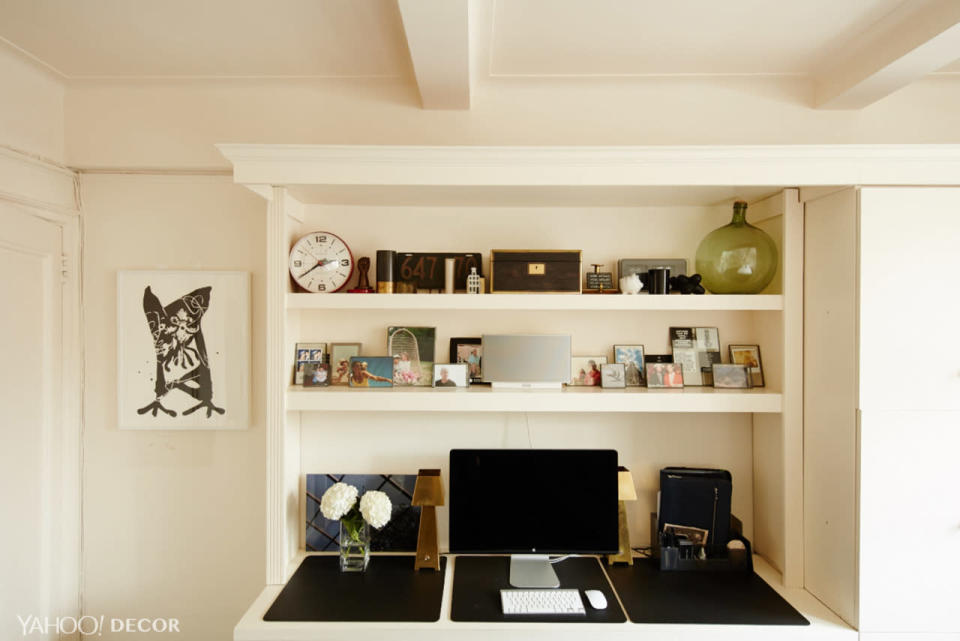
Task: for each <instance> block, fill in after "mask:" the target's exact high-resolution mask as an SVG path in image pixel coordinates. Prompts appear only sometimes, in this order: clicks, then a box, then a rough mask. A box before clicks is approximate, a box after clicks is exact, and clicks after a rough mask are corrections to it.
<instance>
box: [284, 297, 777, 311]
mask: <svg viewBox="0 0 960 641" xmlns="http://www.w3.org/2000/svg"><path fill="white" fill-rule="evenodd" d="M287 309H324V310H331V309H358V310H364V309H430V310H444V309H448V310H533V311H536V310H544V311H578V310H583V311H781V310H783V296H779V295H754V296H711V295H703V296H681V295H670V296H653V295H649V294H640V295H637V296H625V295H622V294H581V295H576V294H480V295H477V294H287Z"/></svg>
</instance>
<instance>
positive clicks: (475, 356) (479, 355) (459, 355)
mask: <svg viewBox="0 0 960 641" xmlns="http://www.w3.org/2000/svg"><path fill="white" fill-rule="evenodd" d="M481 343H482V341H481V340H480V339H479V338H472V337H471V338H451V339H450V362H451V363H466V364H467V378H468V379H469V380H470V384H471V385H472V384H475V383H482V382H483V347H482V345H481Z"/></svg>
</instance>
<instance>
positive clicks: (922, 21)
mask: <svg viewBox="0 0 960 641" xmlns="http://www.w3.org/2000/svg"><path fill="white" fill-rule="evenodd" d="M958 59H960V2H958V0H924V1H921V2H917V1H916V0H912V1H910V2H904V3H903V4H901V5H900V6H899V7H898V8H897V9H896V10H894V11H892V12H891V13H889V14H887V15H886V16H885V17H883V18H882V19H880V20H878V21H877V22H875V23H874V24H873V25H872V26H871V27H870V28H869V29H867V30H866V31H864V32H863V33H861V34H860V35H859V36H857V37H856V38H854V39H853V41H851V42H850V43H848V44H847V45H845V46H844V47H843V48H841V49H839V50H837V51H835V52H834V53H833V54H832V55H830V56H829V57H828V58H827V59H825V60H824V61H823V63H822V65H821V71H820V73H818V74H816V76H815V95H814V105H815V106H816V107H817V108H819V109H861V108H863V107H866V106H867V105H870V104H873V103H874V102H876V101H877V100H880V99H881V98H884V97H885V96H888V95H890V94H891V93H893V92H894V91H896V90H898V89H901V88H902V87H905V86H907V85H908V84H910V83H911V82H913V81H914V80H917V79H918V78H921V77H923V76H925V75H926V74H928V73H931V72H933V71H936V70H938V69H940V68H942V67H944V66H946V65H947V64H949V63H951V62H953V61H955V60H958Z"/></svg>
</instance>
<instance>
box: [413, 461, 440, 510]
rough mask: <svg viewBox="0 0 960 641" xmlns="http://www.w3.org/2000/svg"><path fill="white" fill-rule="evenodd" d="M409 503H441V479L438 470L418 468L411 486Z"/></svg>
mask: <svg viewBox="0 0 960 641" xmlns="http://www.w3.org/2000/svg"><path fill="white" fill-rule="evenodd" d="M410 504H411V505H443V481H442V480H441V478H440V470H420V471H419V472H417V484H416V485H415V486H414V488H413V500H412V501H410Z"/></svg>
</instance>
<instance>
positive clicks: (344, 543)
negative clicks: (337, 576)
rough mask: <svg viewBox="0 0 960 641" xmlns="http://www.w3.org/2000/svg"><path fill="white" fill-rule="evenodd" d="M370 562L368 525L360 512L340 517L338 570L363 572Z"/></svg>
mask: <svg viewBox="0 0 960 641" xmlns="http://www.w3.org/2000/svg"><path fill="white" fill-rule="evenodd" d="M368 563H370V526H369V525H367V522H366V521H364V520H363V516H361V514H360V512H359V511H357V512H356V514H347V515H345V516H344V517H343V518H341V519H340V571H341V572H363V571H365V570H366V569H367V564H368Z"/></svg>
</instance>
